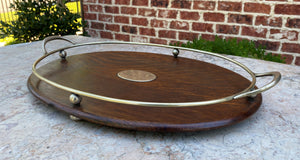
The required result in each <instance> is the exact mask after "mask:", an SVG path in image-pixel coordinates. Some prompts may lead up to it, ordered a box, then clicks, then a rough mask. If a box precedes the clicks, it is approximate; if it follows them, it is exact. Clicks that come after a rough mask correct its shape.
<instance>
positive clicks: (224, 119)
mask: <svg viewBox="0 0 300 160" xmlns="http://www.w3.org/2000/svg"><path fill="white" fill-rule="evenodd" d="M123 70H143V71H147V72H150V73H153V74H155V75H156V76H157V78H156V79H155V80H153V81H151V82H132V81H128V80H124V79H121V78H119V77H118V76H117V74H118V73H119V72H120V71H123ZM38 72H39V73H40V74H41V75H43V76H44V77H46V78H47V79H50V80H52V81H55V82H57V83H59V84H62V85H65V86H68V87H72V88H75V89H79V90H82V91H86V92H90V93H94V94H98V95H103V96H108V97H113V98H120V99H127V100H136V101H146V102H194V101H206V100H212V99H217V98H222V97H226V96H230V95H233V94H235V93H238V92H240V91H242V90H244V89H245V88H247V87H248V86H249V84H250V81H249V80H247V79H246V78H244V77H242V76H241V75H239V74H236V73H234V72H232V71H230V70H228V69H225V68H222V67H219V66H216V65H213V64H210V63H206V62H202V61H198V60H192V59H187V58H181V57H179V58H174V57H173V56H167V55H160V54H152V53H139V52H97V53H88V54H80V55H75V56H69V57H67V60H60V59H58V60H55V61H52V62H50V63H48V64H46V65H44V66H42V67H40V68H39V69H38ZM28 88H29V90H30V91H31V92H32V93H33V95H35V96H36V97H37V98H39V99H40V100H42V101H44V102H45V103H47V104H49V105H50V106H51V107H55V108H57V109H60V110H62V111H64V112H67V113H68V114H71V115H75V116H77V117H80V118H82V119H84V120H87V121H91V122H95V123H99V124H103V125H108V126H113V127H119V128H126V129H135V130H148V131H197V130H205V129H212V128H218V127H222V126H227V125H231V124H234V123H237V122H240V121H242V120H244V119H246V118H248V117H249V116H251V115H252V114H254V113H255V112H256V111H257V110H258V108H259V107H260V105H261V102H262V96H261V94H259V95H257V96H256V97H255V98H241V99H237V100H232V101H229V102H223V103H219V104H214V105H206V106H196V107H183V108H163V107H142V106H132V105H123V104H117V103H111V102H105V101H101V100H96V99H91V98H88V97H82V98H83V99H82V102H81V105H80V106H76V105H73V104H71V102H70V101H69V95H70V94H71V93H68V92H66V91H63V90H60V89H57V88H55V87H52V86H50V85H48V84H46V83H45V82H43V81H40V80H39V79H38V78H37V77H35V76H34V75H31V76H30V77H29V79H28Z"/></svg>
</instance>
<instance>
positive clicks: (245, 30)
mask: <svg viewBox="0 0 300 160" xmlns="http://www.w3.org/2000/svg"><path fill="white" fill-rule="evenodd" d="M267 31H268V30H267V29H266V28H254V27H242V35H246V36H252V37H263V38H266V35H267Z"/></svg>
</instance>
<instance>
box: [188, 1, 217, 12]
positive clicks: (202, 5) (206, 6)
mask: <svg viewBox="0 0 300 160" xmlns="http://www.w3.org/2000/svg"><path fill="white" fill-rule="evenodd" d="M215 6H216V2H214V1H194V7H193V8H194V9H198V10H210V11H212V10H214V9H215Z"/></svg>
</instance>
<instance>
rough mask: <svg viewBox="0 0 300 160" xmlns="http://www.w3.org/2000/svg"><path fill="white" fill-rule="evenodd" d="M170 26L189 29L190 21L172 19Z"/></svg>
mask: <svg viewBox="0 0 300 160" xmlns="http://www.w3.org/2000/svg"><path fill="white" fill-rule="evenodd" d="M170 28H172V29H184V30H189V23H188V22H184V21H172V22H171V24H170Z"/></svg>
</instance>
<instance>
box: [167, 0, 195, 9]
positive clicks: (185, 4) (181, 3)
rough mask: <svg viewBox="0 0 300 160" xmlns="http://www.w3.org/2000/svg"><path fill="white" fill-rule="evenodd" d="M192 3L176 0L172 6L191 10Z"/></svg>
mask: <svg viewBox="0 0 300 160" xmlns="http://www.w3.org/2000/svg"><path fill="white" fill-rule="evenodd" d="M191 5H192V2H191V1H189V0H174V1H173V2H172V4H171V7H172V8H185V9H191Z"/></svg>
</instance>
